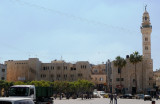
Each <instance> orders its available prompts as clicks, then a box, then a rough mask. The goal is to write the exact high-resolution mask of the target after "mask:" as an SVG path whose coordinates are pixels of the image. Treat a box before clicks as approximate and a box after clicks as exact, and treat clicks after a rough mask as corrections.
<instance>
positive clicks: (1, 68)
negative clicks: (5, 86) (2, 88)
mask: <svg viewBox="0 0 160 104" xmlns="http://www.w3.org/2000/svg"><path fill="white" fill-rule="evenodd" d="M6 73H7V65H4V64H0V80H6Z"/></svg>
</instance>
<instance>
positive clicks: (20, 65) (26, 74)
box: [5, 58, 41, 81]
mask: <svg viewBox="0 0 160 104" xmlns="http://www.w3.org/2000/svg"><path fill="white" fill-rule="evenodd" d="M5 64H6V65H7V81H31V80H38V79H39V69H40V66H41V62H40V61H39V59H38V58H29V60H16V61H13V60H8V61H6V62H5Z"/></svg>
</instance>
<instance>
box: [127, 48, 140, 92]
mask: <svg viewBox="0 0 160 104" xmlns="http://www.w3.org/2000/svg"><path fill="white" fill-rule="evenodd" d="M129 60H130V62H131V63H132V64H133V65H135V86H136V91H137V74H136V73H137V70H136V65H137V63H139V62H141V61H142V55H139V52H137V51H135V52H133V54H130V57H129Z"/></svg>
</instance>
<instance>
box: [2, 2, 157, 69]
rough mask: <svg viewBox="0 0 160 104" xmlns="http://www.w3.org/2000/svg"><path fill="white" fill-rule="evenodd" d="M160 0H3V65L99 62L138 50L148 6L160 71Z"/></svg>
mask: <svg viewBox="0 0 160 104" xmlns="http://www.w3.org/2000/svg"><path fill="white" fill-rule="evenodd" d="M159 4H160V1H159V0H0V63H4V61H7V60H27V59H28V58H35V57H37V58H39V60H40V61H42V62H44V63H47V62H51V61H52V60H55V59H57V60H60V59H62V60H65V61H66V62H76V61H89V62H90V63H92V64H101V63H102V62H106V61H107V60H108V59H110V60H111V61H112V60H114V59H115V57H116V56H119V55H120V56H121V57H123V58H125V57H126V55H130V54H132V53H133V52H135V51H138V52H139V53H140V54H141V55H142V34H141V31H140V26H141V23H142V15H143V13H144V7H145V5H147V11H148V12H149V15H150V21H151V24H152V27H153V29H152V34H151V52H152V59H153V70H156V69H159V68H160V54H159V53H160V46H159V44H160V43H159V40H160V20H159V19H160V6H159Z"/></svg>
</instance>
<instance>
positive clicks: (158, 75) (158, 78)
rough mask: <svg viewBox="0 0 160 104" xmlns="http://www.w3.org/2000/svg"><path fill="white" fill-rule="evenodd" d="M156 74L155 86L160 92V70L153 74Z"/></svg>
mask: <svg viewBox="0 0 160 104" xmlns="http://www.w3.org/2000/svg"><path fill="white" fill-rule="evenodd" d="M153 73H154V74H153V75H154V84H155V85H154V86H155V87H156V88H157V90H158V91H160V69H159V70H156V71H154V72H153Z"/></svg>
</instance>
